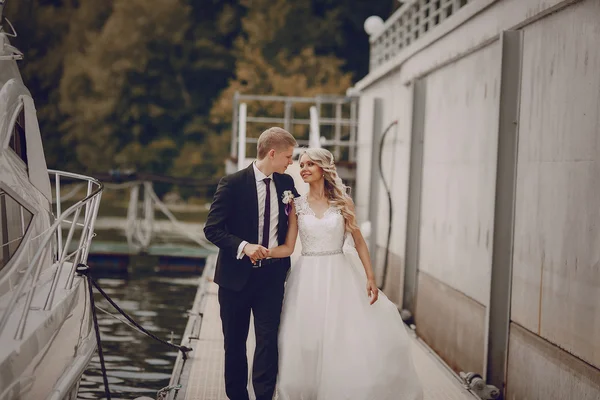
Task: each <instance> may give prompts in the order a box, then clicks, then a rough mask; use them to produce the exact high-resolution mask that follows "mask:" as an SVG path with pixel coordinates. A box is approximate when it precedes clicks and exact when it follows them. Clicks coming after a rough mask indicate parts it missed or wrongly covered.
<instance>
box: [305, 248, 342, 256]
mask: <svg viewBox="0 0 600 400" xmlns="http://www.w3.org/2000/svg"><path fill="white" fill-rule="evenodd" d="M334 254H342V249H339V250H329V251H306V252H304V251H303V252H302V253H301V255H303V256H309V257H312V256H331V255H334Z"/></svg>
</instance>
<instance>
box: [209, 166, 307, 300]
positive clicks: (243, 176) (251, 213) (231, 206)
mask: <svg viewBox="0 0 600 400" xmlns="http://www.w3.org/2000/svg"><path fill="white" fill-rule="evenodd" d="M273 182H274V183H275V187H276V188H277V198H278V200H279V201H278V204H279V222H278V230H277V240H278V242H279V244H283V243H285V237H286V235H287V229H288V217H287V216H286V215H285V208H284V207H285V206H284V204H283V203H282V201H281V198H282V195H283V192H284V191H286V190H290V191H292V193H293V194H294V197H297V196H298V192H297V191H296V188H295V187H294V180H293V179H292V177H291V176H289V175H287V174H278V173H274V174H273ZM204 234H205V235H206V238H207V239H208V240H210V241H211V242H212V243H214V244H215V245H216V246H217V247H218V248H219V256H218V258H217V266H216V270H215V282H216V283H217V284H219V285H220V286H222V287H224V288H227V289H231V290H235V291H240V290H242V289H243V287H244V285H245V284H246V282H248V279H249V277H250V274H251V272H252V262H251V261H250V259H249V258H248V257H247V256H245V255H244V257H243V258H242V259H241V260H238V259H237V252H238V248H239V246H240V243H242V241H244V240H246V241H247V242H248V243H251V244H257V243H258V195H257V193H256V178H255V175H254V168H253V167H252V165H250V166H249V167H248V168H246V169H243V170H241V171H238V172H236V173H234V174H231V175H228V176H225V177H223V178H222V179H221V180H220V182H219V186H218V187H217V191H216V192H215V196H214V198H213V202H212V204H211V206H210V211H209V212H208V217H207V220H206V225H205V226H204ZM282 261H283V262H282V264H281V267H282V268H285V270H286V272H287V270H288V269H289V268H290V258H289V257H288V258H286V259H284V260H282Z"/></svg>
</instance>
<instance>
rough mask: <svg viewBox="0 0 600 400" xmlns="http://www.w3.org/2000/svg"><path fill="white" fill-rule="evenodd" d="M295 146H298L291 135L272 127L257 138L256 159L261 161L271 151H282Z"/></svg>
mask: <svg viewBox="0 0 600 400" xmlns="http://www.w3.org/2000/svg"><path fill="white" fill-rule="evenodd" d="M296 146H298V143H297V142H296V139H294V137H293V136H292V134H291V133H289V132H288V131H286V130H285V129H283V128H279V127H277V126H274V127H271V128H269V129H267V130H265V131H264V132H263V133H261V134H260V136H259V137H258V144H257V145H256V150H257V153H258V155H257V158H258V159H259V160H262V159H263V158H265V157H266V156H267V154H268V153H269V151H270V150H271V149H275V150H277V151H283V150H287V149H289V148H290V147H296Z"/></svg>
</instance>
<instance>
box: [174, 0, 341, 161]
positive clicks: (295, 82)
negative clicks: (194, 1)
mask: <svg viewBox="0 0 600 400" xmlns="http://www.w3.org/2000/svg"><path fill="white" fill-rule="evenodd" d="M242 4H243V5H244V6H245V7H246V14H245V16H244V17H243V18H242V33H241V34H240V35H239V36H238V38H237V39H236V40H235V43H234V52H235V56H236V63H235V76H234V78H232V79H231V80H230V82H229V85H228V87H227V88H226V89H225V90H223V92H222V93H221V94H220V96H219V97H218V98H217V100H216V101H215V103H214V105H213V108H212V110H211V114H210V116H211V126H212V127H213V129H214V131H215V132H216V133H215V134H213V135H211V136H210V137H208V138H206V140H204V141H203V142H202V143H191V142H190V143H187V144H186V146H185V147H184V152H183V153H182V155H184V154H185V161H184V160H183V159H178V160H177V161H176V163H180V164H183V163H184V162H185V163H186V164H187V165H188V168H190V169H193V168H202V167H203V166H204V164H209V165H212V166H213V171H214V172H216V173H222V165H223V160H224V159H225V157H226V156H227V153H228V145H229V142H230V137H231V121H232V107H233V96H234V93H235V92H236V91H239V92H241V93H252V94H269V95H281V96H307V97H310V96H316V95H318V94H343V93H344V92H345V91H346V89H347V88H348V87H349V86H350V84H351V74H349V73H344V72H342V70H341V67H342V65H343V60H341V59H339V58H337V57H335V56H333V55H319V54H317V53H316V51H315V43H318V42H319V40H327V37H329V36H330V35H331V34H332V32H333V31H335V29H336V25H335V23H330V22H331V21H332V20H333V21H334V20H335V19H334V18H333V19H332V15H331V14H327V15H325V16H323V17H322V18H319V17H314V15H312V13H311V2H310V1H308V0H298V1H294V2H289V1H285V0H275V1H272V0H271V1H268V0H252V1H245V2H242ZM252 107H254V108H249V112H251V113H252V114H253V115H257V114H260V115H263V116H278V117H281V116H282V115H283V105H282V104H273V103H264V104H260V103H257V104H253V105H252ZM253 128H256V129H260V128H257V127H256V126H254V125H253ZM254 135H256V132H254ZM191 155H194V156H193V157H192V156H191ZM219 161H220V162H219Z"/></svg>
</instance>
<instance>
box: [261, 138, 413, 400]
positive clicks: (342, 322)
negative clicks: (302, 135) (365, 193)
mask: <svg viewBox="0 0 600 400" xmlns="http://www.w3.org/2000/svg"><path fill="white" fill-rule="evenodd" d="M300 168H301V171H300V173H301V176H302V179H303V180H304V181H305V182H307V183H308V184H309V186H310V190H309V192H308V193H307V194H306V195H304V196H300V197H297V198H295V199H294V200H293V202H291V201H290V205H291V210H290V212H289V229H288V234H287V237H286V241H285V244H283V245H281V246H278V247H275V248H273V249H271V250H269V256H270V257H287V256H289V255H291V254H292V252H293V251H294V246H295V244H296V237H297V235H298V233H300V241H301V242H302V256H301V257H300V259H299V260H298V261H297V262H296V264H295V265H294V266H293V267H292V269H291V272H290V275H289V277H288V280H287V284H286V291H285V298H284V304H283V311H282V316H281V325H280V330H279V375H278V378H277V396H278V399H279V400H417V399H422V396H423V394H422V389H421V385H420V383H419V380H418V378H417V376H416V373H415V370H414V367H413V364H412V359H411V356H410V351H409V350H410V349H409V338H408V335H407V333H406V330H405V328H404V324H403V322H402V320H401V318H400V315H399V314H398V311H397V309H396V306H395V305H394V304H393V303H392V302H391V301H390V300H388V299H387V297H386V296H385V295H384V294H383V293H380V292H379V291H378V289H377V285H376V284H375V277H374V274H373V269H372V268H371V263H370V259H369V251H368V249H367V245H366V243H365V240H364V238H363V236H362V234H361V233H360V230H359V228H358V226H357V224H356V217H355V214H354V205H353V203H352V200H351V198H350V197H349V196H348V195H347V194H346V186H345V185H344V184H343V183H342V180H341V179H340V178H339V177H338V175H337V172H336V168H335V165H334V159H333V155H332V154H331V153H330V152H329V151H327V150H325V149H307V150H306V151H305V152H304V153H303V154H302V155H301V157H300ZM353 243H355V247H354V245H353ZM342 249H343V251H342Z"/></svg>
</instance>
